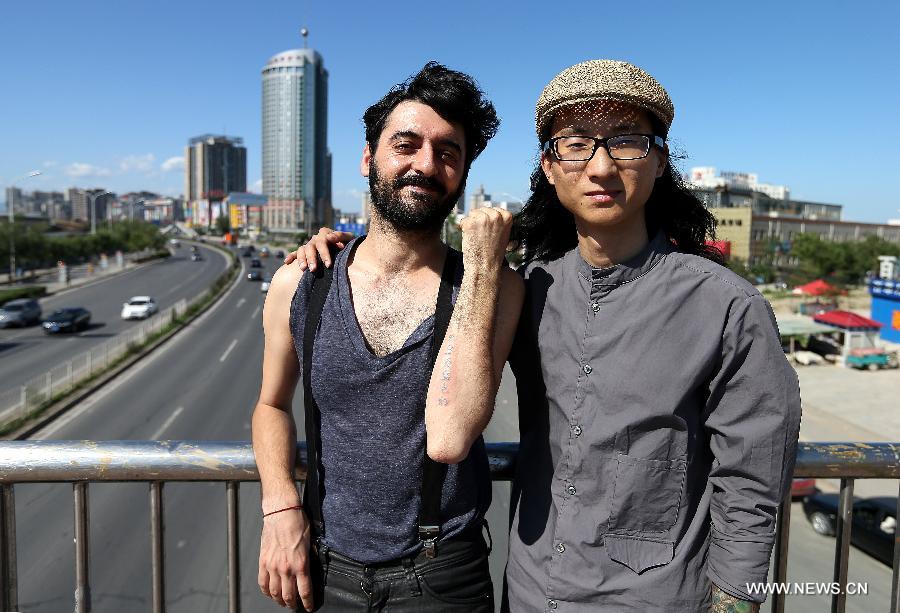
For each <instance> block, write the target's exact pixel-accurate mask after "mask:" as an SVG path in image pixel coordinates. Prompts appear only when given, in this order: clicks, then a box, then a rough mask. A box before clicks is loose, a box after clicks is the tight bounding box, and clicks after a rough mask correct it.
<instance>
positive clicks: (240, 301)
mask: <svg viewBox="0 0 900 613" xmlns="http://www.w3.org/2000/svg"><path fill="white" fill-rule="evenodd" d="M245 302H247V299H246V298H241V299H240V300H238V302H237V307H235V308H239V307H240V306H241V305H242V304H244V303H245Z"/></svg>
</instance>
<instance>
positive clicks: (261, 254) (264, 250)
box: [259, 247, 271, 258]
mask: <svg viewBox="0 0 900 613" xmlns="http://www.w3.org/2000/svg"><path fill="white" fill-rule="evenodd" d="M269 255H271V252H270V251H269V248H268V247H263V248H261V249H260V250H259V257H261V258H267V257H269Z"/></svg>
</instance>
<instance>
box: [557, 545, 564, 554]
mask: <svg viewBox="0 0 900 613" xmlns="http://www.w3.org/2000/svg"><path fill="white" fill-rule="evenodd" d="M565 550H566V546H565V545H564V544H562V543H557V544H556V551H557V552H559V553H563V552H564V551H565Z"/></svg>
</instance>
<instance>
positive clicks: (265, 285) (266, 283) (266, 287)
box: [259, 277, 272, 294]
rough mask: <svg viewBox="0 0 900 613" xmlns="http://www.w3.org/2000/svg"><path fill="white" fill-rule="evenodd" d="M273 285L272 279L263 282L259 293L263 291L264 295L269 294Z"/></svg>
mask: <svg viewBox="0 0 900 613" xmlns="http://www.w3.org/2000/svg"><path fill="white" fill-rule="evenodd" d="M271 284H272V277H269V278H268V279H265V280H263V282H262V285H260V286H259V291H261V292H262V293H264V294H267V293H269V285H271Z"/></svg>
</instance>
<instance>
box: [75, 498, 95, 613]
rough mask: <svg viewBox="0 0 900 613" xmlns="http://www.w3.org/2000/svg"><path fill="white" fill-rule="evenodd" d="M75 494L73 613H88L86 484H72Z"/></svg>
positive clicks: (89, 584)
mask: <svg viewBox="0 0 900 613" xmlns="http://www.w3.org/2000/svg"><path fill="white" fill-rule="evenodd" d="M72 487H73V490H74V494H75V613H90V611H91V582H90V577H89V570H90V561H91V556H90V552H89V550H88V545H89V539H90V536H89V534H90V530H89V528H90V521H89V520H88V484H87V483H85V482H83V481H82V482H78V483H73V484H72Z"/></svg>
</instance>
